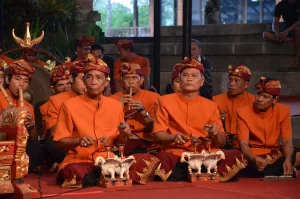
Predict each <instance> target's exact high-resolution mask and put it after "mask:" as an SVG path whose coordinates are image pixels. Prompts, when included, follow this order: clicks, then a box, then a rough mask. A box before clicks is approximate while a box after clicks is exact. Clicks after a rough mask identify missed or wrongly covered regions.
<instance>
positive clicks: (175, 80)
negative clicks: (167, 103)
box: [166, 65, 181, 94]
mask: <svg viewBox="0 0 300 199" xmlns="http://www.w3.org/2000/svg"><path fill="white" fill-rule="evenodd" d="M175 66H176V65H175ZM176 92H181V88H180V73H179V69H178V68H176V67H174V69H173V72H172V81H171V84H168V85H167V86H166V94H171V93H176Z"/></svg>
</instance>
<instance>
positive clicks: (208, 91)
mask: <svg viewBox="0 0 300 199" xmlns="http://www.w3.org/2000/svg"><path fill="white" fill-rule="evenodd" d="M191 57H192V58H193V59H196V60H198V61H199V62H200V63H201V64H202V65H203V67H204V79H205V80H204V85H203V86H202V87H201V88H200V90H199V92H200V95H201V96H202V97H205V98H207V99H211V98H212V90H213V87H212V77H211V76H212V67H211V65H210V61H209V59H207V58H206V57H205V56H204V55H203V54H202V47H201V43H200V42H199V41H198V40H196V39H192V40H191Z"/></svg>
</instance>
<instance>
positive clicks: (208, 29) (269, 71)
mask: <svg viewBox="0 0 300 199" xmlns="http://www.w3.org/2000/svg"><path fill="white" fill-rule="evenodd" d="M270 29H271V24H226V25H201V26H193V27H192V37H193V38H195V39H198V40H199V41H201V42H202V47H203V53H204V55H205V56H206V57H207V58H208V59H210V61H211V64H212V67H213V86H214V94H218V93H221V92H225V91H226V90H227V89H226V84H224V83H223V84H222V85H221V84H220V79H222V80H227V73H226V71H227V66H228V65H230V64H231V65H241V64H244V65H246V66H248V67H249V68H250V69H251V71H252V72H253V80H254V81H257V79H258V78H259V77H260V76H262V75H264V76H272V77H275V78H278V79H279V80H280V81H281V82H282V83H283V87H284V91H283V95H294V96H298V95H299V96H300V89H299V88H297V87H293V86H290V85H295V83H296V81H297V79H298V78H297V75H298V73H284V72H280V73H276V71H277V70H278V69H279V68H281V67H290V66H292V64H293V61H294V56H295V48H294V45H293V43H287V44H274V43H269V42H265V41H263V39H262V32H263V31H265V30H270ZM133 40H134V41H135V43H136V52H137V53H138V54H139V55H142V56H146V57H148V58H149V59H150V63H151V64H152V66H153V43H151V41H149V40H150V39H144V40H143V39H142V38H137V39H135V38H133ZM181 40H182V27H181V26H171V27H161V42H162V43H161V49H160V51H161V62H160V76H161V78H160V80H161V87H160V88H161V93H162V94H164V90H165V89H164V88H165V86H166V84H168V83H169V82H170V79H171V71H172V69H173V65H174V64H175V63H177V62H178V61H179V60H180V59H181V51H182V44H181ZM149 42H150V43H149ZM109 43H112V42H111V41H109V39H108V44H106V45H104V47H105V52H106V54H110V55H113V56H115V57H116V58H117V57H118V51H117V48H116V47H115V46H114V45H113V44H109ZM224 85H225V86H224ZM252 90H253V88H252V87H251V86H250V91H252Z"/></svg>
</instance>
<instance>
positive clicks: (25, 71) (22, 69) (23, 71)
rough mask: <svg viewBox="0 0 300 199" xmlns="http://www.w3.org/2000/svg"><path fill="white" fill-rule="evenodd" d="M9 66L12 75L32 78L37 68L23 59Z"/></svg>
mask: <svg viewBox="0 0 300 199" xmlns="http://www.w3.org/2000/svg"><path fill="white" fill-rule="evenodd" d="M9 68H10V70H9V74H10V75H24V76H26V77H28V78H32V76H33V74H34V72H35V68H33V67H32V66H31V65H29V64H28V63H27V62H26V61H24V60H23V59H21V60H18V61H16V62H14V63H12V64H10V65H9Z"/></svg>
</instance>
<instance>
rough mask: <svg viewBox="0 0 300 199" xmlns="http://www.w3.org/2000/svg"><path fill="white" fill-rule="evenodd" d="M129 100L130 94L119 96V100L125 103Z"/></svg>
mask: <svg viewBox="0 0 300 199" xmlns="http://www.w3.org/2000/svg"><path fill="white" fill-rule="evenodd" d="M130 101H131V95H129V94H127V95H123V96H122V97H121V98H120V102H121V103H122V104H123V105H125V104H126V103H129V102H130Z"/></svg>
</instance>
